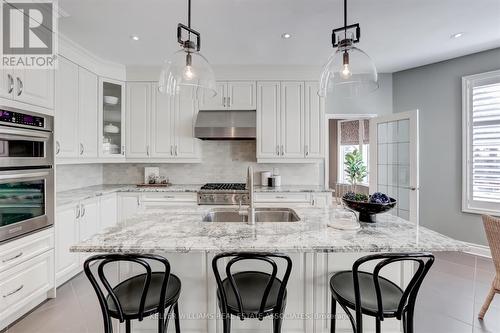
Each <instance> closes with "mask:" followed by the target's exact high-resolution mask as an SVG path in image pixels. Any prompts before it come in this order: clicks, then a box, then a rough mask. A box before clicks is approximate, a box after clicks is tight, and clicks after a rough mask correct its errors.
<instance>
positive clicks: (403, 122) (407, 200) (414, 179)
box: [369, 110, 419, 224]
mask: <svg viewBox="0 0 500 333" xmlns="http://www.w3.org/2000/svg"><path fill="white" fill-rule="evenodd" d="M369 179H370V180H369V182H370V193H373V192H383V193H386V194H388V195H389V196H390V197H392V198H394V199H396V200H397V201H398V203H397V206H396V207H395V208H394V209H393V210H392V211H391V213H392V214H394V215H397V216H399V217H401V218H403V219H406V220H410V221H411V222H412V223H415V224H418V196H419V177H418V110H414V111H408V112H401V113H395V114H392V115H389V116H383V117H377V118H373V119H371V120H370V174H369Z"/></svg>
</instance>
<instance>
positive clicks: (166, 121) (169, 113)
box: [151, 84, 174, 158]
mask: <svg viewBox="0 0 500 333" xmlns="http://www.w3.org/2000/svg"><path fill="white" fill-rule="evenodd" d="M152 93H153V101H154V105H153V108H152V111H151V156H152V157H155V158H171V157H173V156H174V133H173V132H174V98H173V97H172V96H171V95H169V94H162V93H160V92H159V91H158V85H157V84H153V92H152Z"/></svg>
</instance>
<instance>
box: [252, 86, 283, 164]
mask: <svg viewBox="0 0 500 333" xmlns="http://www.w3.org/2000/svg"><path fill="white" fill-rule="evenodd" d="M279 130H280V83H279V82H270V81H268V82H258V83H257V158H277V157H279V156H280V140H279V138H280V136H279V135H280V134H279Z"/></svg>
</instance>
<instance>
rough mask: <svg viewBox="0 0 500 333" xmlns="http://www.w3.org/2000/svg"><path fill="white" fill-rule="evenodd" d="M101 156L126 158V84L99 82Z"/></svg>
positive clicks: (109, 81)
mask: <svg viewBox="0 0 500 333" xmlns="http://www.w3.org/2000/svg"><path fill="white" fill-rule="evenodd" d="M99 87H100V88H99V104H100V107H99V119H100V124H99V132H100V135H99V139H100V140H99V156H101V157H105V158H124V157H125V136H124V129H125V100H124V97H125V83H124V82H121V81H115V80H110V79H103V78H101V79H100V80H99Z"/></svg>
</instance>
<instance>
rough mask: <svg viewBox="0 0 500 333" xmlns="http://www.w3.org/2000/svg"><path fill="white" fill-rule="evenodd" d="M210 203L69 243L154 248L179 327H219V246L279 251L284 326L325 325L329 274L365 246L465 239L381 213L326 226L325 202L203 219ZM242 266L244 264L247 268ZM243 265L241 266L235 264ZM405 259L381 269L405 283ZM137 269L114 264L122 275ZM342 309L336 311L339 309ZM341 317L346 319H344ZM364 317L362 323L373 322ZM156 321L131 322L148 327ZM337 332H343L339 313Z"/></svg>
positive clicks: (446, 244)
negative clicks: (162, 261)
mask: <svg viewBox="0 0 500 333" xmlns="http://www.w3.org/2000/svg"><path fill="white" fill-rule="evenodd" d="M212 208H213V207H210V206H198V205H191V206H189V205H183V206H179V207H169V208H166V209H155V210H148V211H144V212H140V213H138V214H136V215H135V216H133V217H131V218H129V219H127V220H126V221H124V222H123V223H122V224H120V225H118V226H115V227H112V228H109V229H106V230H105V231H104V232H102V233H99V234H96V235H94V236H92V237H91V238H89V239H87V240H84V241H82V242H80V243H78V244H75V245H74V246H73V247H72V248H71V250H72V251H75V252H96V253H102V252H106V253H157V254H161V255H164V256H165V257H167V258H168V259H169V261H170V262H171V265H172V271H173V272H174V273H175V274H176V275H178V276H179V277H180V279H181V280H182V283H183V289H182V293H181V300H180V309H181V310H180V311H181V317H183V316H184V317H183V320H182V321H181V325H182V331H183V332H200V333H201V332H210V333H215V332H221V328H222V323H221V321H220V320H218V319H216V320H214V315H215V314H217V313H218V310H217V302H216V294H215V290H216V287H215V281H214V278H213V273H212V270H211V259H212V258H213V255H214V254H215V253H218V252H221V251H272V252H284V253H287V254H289V255H290V256H291V258H292V260H293V270H292V275H291V278H290V282H289V284H288V292H289V293H288V300H287V308H286V318H285V320H284V330H283V331H284V332H327V331H328V324H329V323H328V322H329V321H328V313H329V310H328V309H329V301H330V295H329V289H328V279H329V277H330V276H331V274H332V273H333V272H334V271H338V270H342V269H350V268H351V266H352V264H353V262H354V261H355V260H356V259H357V258H359V257H361V256H363V255H366V254H367V253H369V252H400V251H402V252H410V251H431V252H436V251H462V250H464V249H465V245H464V244H463V243H461V242H458V241H455V240H453V239H451V238H448V237H446V236H443V235H441V234H439V233H436V232H433V231H431V230H429V229H426V228H423V227H419V226H415V225H412V224H410V223H409V222H407V221H405V220H402V219H400V218H397V217H393V216H391V215H382V216H379V221H378V222H377V223H375V224H362V227H361V229H359V230H356V231H342V230H337V229H333V228H331V227H328V223H329V222H330V221H331V220H332V218H333V213H332V212H333V210H332V209H331V208H304V207H293V209H295V211H296V212H297V214H298V215H299V217H300V219H301V220H300V221H299V222H289V223H283V222H274V223H267V222H266V223H257V224H256V225H248V224H245V223H235V222H225V223H222V222H202V219H203V217H204V216H205V215H206V214H207V213H208V212H209V210H210V209H212ZM252 268H255V267H254V266H252V267H245V268H244V269H252ZM241 269H243V268H241ZM411 272H412V266H411V265H400V264H397V265H393V266H392V267H388V268H387V269H386V271H385V272H383V275H384V276H386V277H388V278H390V279H391V280H393V281H395V282H397V283H398V284H400V285H405V284H406V283H408V281H409V278H410V277H411ZM134 273H137V271H136V272H134V271H133V269H131V268H130V267H128V266H126V265H122V266H120V267H119V275H120V279H123V278H125V277H127V276H130V275H131V274H134ZM339 313H341V310H339ZM342 319H344V320H342ZM372 321H373V320H371V319H366V320H365V322H366V325H365V327H366V329H367V330H368V331H369V330H371V329H373V326H374V325H372ZM269 325H270V323H269V322H268V321H266V320H264V321H263V322H259V321H256V320H245V321H243V322H240V321H239V320H234V324H233V329H234V332H245V331H247V330H252V332H269V331H270V326H269ZM154 327H155V321H154V320H147V319H146V320H144V321H143V322H141V323H136V326H135V329H137V330H138V331H140V332H143V331H144V332H147V331H148V328H151V329H153V328H154ZM338 327H339V329H338V332H342V331H343V330H344V329H345V330H346V331H349V324H348V320H347V318H341V320H339V323H338ZM399 328H400V327H399V322H397V321H393V320H386V321H384V322H383V331H384V332H399Z"/></svg>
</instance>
